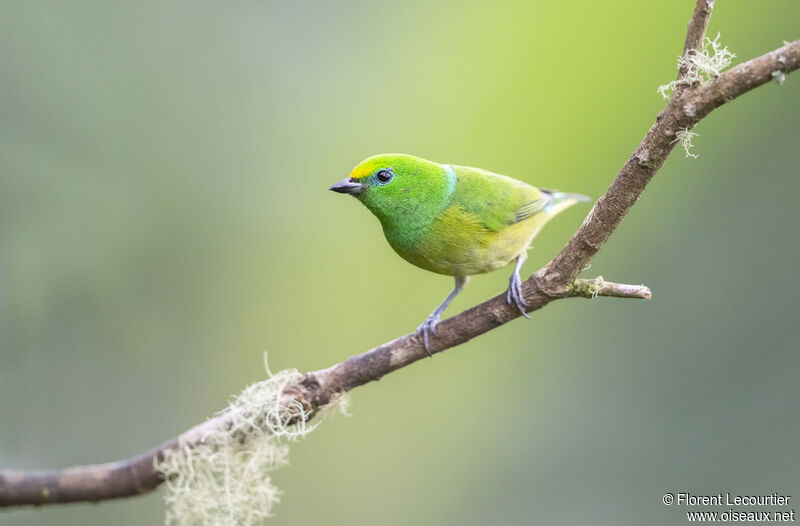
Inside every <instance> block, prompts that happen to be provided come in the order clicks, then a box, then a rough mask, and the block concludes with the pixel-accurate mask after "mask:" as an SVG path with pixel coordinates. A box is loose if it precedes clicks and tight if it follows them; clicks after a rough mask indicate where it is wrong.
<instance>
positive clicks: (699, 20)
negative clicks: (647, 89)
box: [678, 0, 715, 80]
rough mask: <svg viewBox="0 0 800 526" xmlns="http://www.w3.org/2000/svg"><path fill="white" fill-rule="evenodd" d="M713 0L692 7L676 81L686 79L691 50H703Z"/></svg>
mask: <svg viewBox="0 0 800 526" xmlns="http://www.w3.org/2000/svg"><path fill="white" fill-rule="evenodd" d="M714 1H715V0H698V2H697V5H695V6H694V12H693V13H692V18H690V19H689V25H688V27H687V28H686V41H685V42H684V44H683V54H682V57H683V59H684V60H683V61H682V62H681V64H680V66H679V67H678V80H681V79H683V78H684V77H686V74H687V73H689V63H688V58H689V52H690V51H692V50H695V51H696V52H697V51H702V50H703V38H705V36H706V28H707V27H708V21H709V20H710V19H711V10H712V9H714Z"/></svg>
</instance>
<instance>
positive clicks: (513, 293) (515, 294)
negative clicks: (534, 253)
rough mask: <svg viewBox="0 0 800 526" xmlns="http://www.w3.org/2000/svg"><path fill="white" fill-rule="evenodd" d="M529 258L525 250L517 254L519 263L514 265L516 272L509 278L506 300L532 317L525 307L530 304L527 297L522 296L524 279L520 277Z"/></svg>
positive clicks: (525, 314)
mask: <svg viewBox="0 0 800 526" xmlns="http://www.w3.org/2000/svg"><path fill="white" fill-rule="evenodd" d="M527 258H528V254H526V253H525V252H523V253H521V254H520V255H519V256H517V264H516V265H515V266H514V273H513V274H511V277H510V278H508V292H506V301H507V302H508V304H509V305H514V306H515V307H517V308H518V309H519V312H520V313H521V314H522V315H523V316H525V317H526V318H530V316H528V313H527V311H526V310H525V307H527V306H528V304H527V303H525V299H524V298H523V297H522V279H520V277H519V271H520V269H521V268H522V264H523V263H525V260H526V259H527Z"/></svg>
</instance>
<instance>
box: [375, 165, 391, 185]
mask: <svg viewBox="0 0 800 526" xmlns="http://www.w3.org/2000/svg"><path fill="white" fill-rule="evenodd" d="M392 177H394V173H393V172H392V169H391V168H384V169H383V170H378V171H377V173H375V179H377V180H378V182H379V183H381V184H386V183H388V182H389V181H391V180H392Z"/></svg>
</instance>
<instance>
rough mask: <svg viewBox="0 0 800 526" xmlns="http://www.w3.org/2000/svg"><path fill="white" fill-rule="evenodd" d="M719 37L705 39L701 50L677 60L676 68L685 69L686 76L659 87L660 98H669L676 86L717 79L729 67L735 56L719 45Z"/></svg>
mask: <svg viewBox="0 0 800 526" xmlns="http://www.w3.org/2000/svg"><path fill="white" fill-rule="evenodd" d="M719 36H720V35H719V33H717V36H716V38H714V39H713V40H711V39H710V38H708V37H705V38H704V39H703V49H702V50H699V51H698V50H696V49H690V50H689V51H688V52H687V53H686V55H684V56H681V57H679V58H678V67H680V68H685V69H686V75H685V76H684V77H683V78H682V79H679V80H673V81H672V82H670V83H669V84H664V85H663V86H659V87H658V92H659V93H660V94H661V96H662V97H664V98H665V99H667V98H669V97H670V95H672V92H673V91H675V88H676V87H678V86H691V85H693V84H696V83H701V82H706V81H708V80H711V79H713V78H716V77H719V76H720V74H721V73H722V71H723V70H724V69H725V68H727V67H729V66H730V65H731V63H732V62H733V59H734V58H736V55H734V54H733V53H732V52H731V51H730V50H729V49H728V47H727V46H723V45H722V43H720V41H719Z"/></svg>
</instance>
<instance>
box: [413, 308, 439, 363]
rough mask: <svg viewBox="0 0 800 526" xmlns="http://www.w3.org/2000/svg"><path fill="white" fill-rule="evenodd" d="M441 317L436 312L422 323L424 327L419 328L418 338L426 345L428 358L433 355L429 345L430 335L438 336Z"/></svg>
mask: <svg viewBox="0 0 800 526" xmlns="http://www.w3.org/2000/svg"><path fill="white" fill-rule="evenodd" d="M439 321H440V316H439V314H438V313H436V312H434V313H432V314H431V315H430V316H428V317H427V318H425V321H423V322H422V325H420V326H419V327H417V336H419V337H420V338H422V343H423V344H424V345H425V351H426V352H427V353H428V356H430V355H431V348H430V345H429V340H430V335H431V334H433V335H434V336H436V326H437V325H439Z"/></svg>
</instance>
